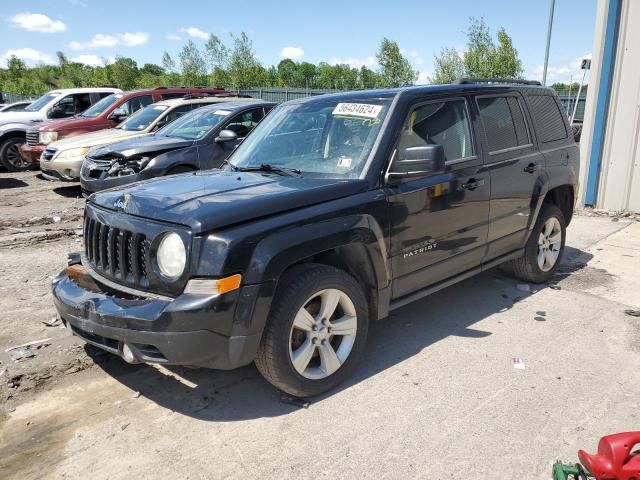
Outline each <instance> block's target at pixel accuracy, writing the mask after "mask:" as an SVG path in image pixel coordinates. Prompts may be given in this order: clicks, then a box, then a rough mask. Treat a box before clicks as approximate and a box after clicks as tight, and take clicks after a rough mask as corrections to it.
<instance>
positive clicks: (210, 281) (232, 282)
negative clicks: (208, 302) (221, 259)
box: [184, 273, 242, 295]
mask: <svg viewBox="0 0 640 480" xmlns="http://www.w3.org/2000/svg"><path fill="white" fill-rule="evenodd" d="M241 283H242V275H240V274H239V273H237V274H235V275H231V276H230V277H225V278H193V279H191V280H189V281H188V282H187V286H186V287H185V289H184V293H190V294H192V295H222V294H223V293H228V292H232V291H234V290H237V289H238V288H240V284H241Z"/></svg>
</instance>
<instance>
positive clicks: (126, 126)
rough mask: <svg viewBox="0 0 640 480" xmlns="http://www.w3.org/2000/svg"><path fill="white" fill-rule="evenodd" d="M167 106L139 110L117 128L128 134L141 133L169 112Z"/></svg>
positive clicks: (153, 106) (151, 106) (154, 106)
mask: <svg viewBox="0 0 640 480" xmlns="http://www.w3.org/2000/svg"><path fill="white" fill-rule="evenodd" d="M167 108H169V107H167V106H166V105H149V106H148V107H145V108H143V109H142V110H138V111H137V112H136V113H134V114H133V115H131V116H130V117H129V118H127V119H126V120H125V121H124V122H122V123H121V124H120V125H118V126H117V127H116V128H119V129H120V130H126V131H128V132H141V131H142V130H144V129H146V128H148V127H149V125H151V124H152V123H153V122H155V121H156V119H157V118H158V117H159V116H160V115H162V112H164V111H166V110H167Z"/></svg>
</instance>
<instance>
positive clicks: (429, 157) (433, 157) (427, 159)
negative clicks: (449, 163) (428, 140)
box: [387, 145, 445, 180]
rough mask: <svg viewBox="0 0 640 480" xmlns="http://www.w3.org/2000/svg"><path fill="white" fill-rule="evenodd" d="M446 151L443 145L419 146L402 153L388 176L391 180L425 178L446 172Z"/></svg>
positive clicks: (406, 149)
mask: <svg viewBox="0 0 640 480" xmlns="http://www.w3.org/2000/svg"><path fill="white" fill-rule="evenodd" d="M444 164H445V158H444V149H443V148H442V145H418V146H416V147H408V148H405V149H404V150H402V151H401V152H400V156H399V158H398V159H397V160H396V161H395V162H394V163H393V165H392V167H391V170H390V171H389V173H388V174H387V178H388V179H389V180H402V179H408V178H419V177H425V176H427V175H429V174H431V173H434V172H441V171H444Z"/></svg>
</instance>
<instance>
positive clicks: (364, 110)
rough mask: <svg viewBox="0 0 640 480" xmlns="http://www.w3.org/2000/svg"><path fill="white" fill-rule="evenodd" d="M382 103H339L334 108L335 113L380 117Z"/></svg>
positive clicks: (349, 115) (348, 115)
mask: <svg viewBox="0 0 640 480" xmlns="http://www.w3.org/2000/svg"><path fill="white" fill-rule="evenodd" d="M380 110H382V105H370V104H368V103H339V104H338V105H336V108H334V109H333V114H334V115H344V116H347V117H362V118H378V114H379V113H380Z"/></svg>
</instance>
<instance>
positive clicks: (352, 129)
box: [229, 99, 391, 178]
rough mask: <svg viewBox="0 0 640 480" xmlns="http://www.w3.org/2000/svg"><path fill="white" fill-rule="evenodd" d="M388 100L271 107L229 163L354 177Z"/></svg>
mask: <svg viewBox="0 0 640 480" xmlns="http://www.w3.org/2000/svg"><path fill="white" fill-rule="evenodd" d="M390 104H391V99H370V100H369V99H367V100H366V103H360V102H358V103H356V102H338V101H336V100H329V99H326V100H324V101H323V100H317V101H311V102H305V103H298V104H285V105H282V106H281V107H279V108H277V109H275V110H274V111H273V112H271V114H270V115H269V116H267V118H266V119H265V120H264V121H263V122H262V123H261V124H260V125H258V126H257V127H256V129H255V130H254V132H253V133H252V134H251V135H250V136H249V137H247V139H246V140H245V141H244V142H242V143H241V144H240V146H239V147H238V149H237V150H236V151H235V153H234V154H233V156H232V157H231V158H230V162H229V163H230V164H231V165H232V166H234V167H237V168H240V169H242V168H251V167H259V166H260V165H263V164H268V165H271V166H273V167H281V168H289V169H296V170H300V171H301V172H302V173H303V174H313V175H315V176H322V177H328V178H358V177H360V174H361V173H362V171H363V169H364V166H365V163H366V161H367V158H368V156H369V153H370V152H371V148H372V147H373V144H374V142H375V140H376V138H377V137H378V133H379V132H380V126H381V124H382V121H383V120H384V117H385V116H386V114H387V111H388V110H389V105H390Z"/></svg>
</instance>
